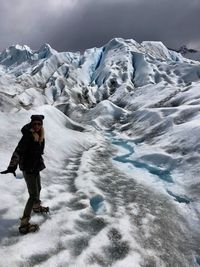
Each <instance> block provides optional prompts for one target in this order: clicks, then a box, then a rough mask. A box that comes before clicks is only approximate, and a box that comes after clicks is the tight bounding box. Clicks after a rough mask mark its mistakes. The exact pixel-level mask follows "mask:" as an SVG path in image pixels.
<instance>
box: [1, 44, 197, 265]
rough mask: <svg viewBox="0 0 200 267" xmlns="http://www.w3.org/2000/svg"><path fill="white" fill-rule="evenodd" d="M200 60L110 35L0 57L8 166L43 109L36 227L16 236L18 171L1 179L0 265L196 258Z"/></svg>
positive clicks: (21, 198)
mask: <svg viewBox="0 0 200 267" xmlns="http://www.w3.org/2000/svg"><path fill="white" fill-rule="evenodd" d="M199 110H200V63H199V62H196V61H192V60H189V59H185V58H184V57H182V56H181V55H180V54H178V53H176V52H174V51H170V50H168V49H167V48H166V47H165V46H164V45H163V44H162V43H160V42H143V43H141V44H139V43H137V42H135V41H134V40H123V39H113V40H111V41H110V42H109V43H108V44H106V45H105V46H104V47H102V48H92V49H88V50H86V51H85V53H84V54H83V55H81V54H80V53H70V52H62V53H58V52H56V51H55V50H54V49H52V48H51V47H50V46H49V45H44V46H42V47H41V48H40V49H39V50H38V51H32V50H31V49H30V48H28V47H27V46H18V45H17V46H12V47H10V48H8V49H7V50H5V51H3V52H2V53H0V123H1V131H0V147H1V149H0V169H1V170H4V169H5V168H6V167H7V164H8V163H9V160H10V157H11V154H12V152H13V150H14V148H15V146H16V145H17V142H18V141H19V139H20V136H21V133H20V129H21V128H22V126H23V125H24V124H26V123H27V122H28V121H29V119H30V115H31V114H35V113H39V114H44V115H45V121H44V127H45V136H46V149H45V155H44V159H45V163H46V166H47V168H46V169H45V170H44V171H43V172H42V173H41V177H42V184H43V189H42V199H43V202H44V205H48V206H49V207H50V210H51V212H50V214H49V215H45V216H39V215H33V217H32V221H34V222H37V223H39V224H40V231H39V232H37V233H34V234H29V235H26V236H20V235H19V234H18V223H19V217H20V216H21V215H22V212H23V208H24V205H25V202H26V199H27V197H28V194H27V192H26V188H25V183H24V181H23V177H22V174H21V173H20V171H17V179H16V178H15V177H14V176H12V175H10V174H7V175H1V177H0V178H1V179H0V200H1V203H2V205H1V208H0V217H1V221H0V266H2V267H7V266H12V267H15V266H16V267H21V266H23V267H32V266H42V267H43V266H44V267H49V266H50V267H62V266H63V267H65V266H69V267H82V266H83V267H84V266H93V267H94V266H95V267H96V266H104V267H108V266H114V267H125V266H126V267H147V266H148V267H149V266H152V267H154V266H155V267H162V266H163V267H193V266H194V267H195V266H196V267H197V266H199V265H200V245H199V244H200V230H199V223H200V197H199V195H200V194H199V193H200V177H199V172H200V164H199V162H200V126H199V121H200V113H199Z"/></svg>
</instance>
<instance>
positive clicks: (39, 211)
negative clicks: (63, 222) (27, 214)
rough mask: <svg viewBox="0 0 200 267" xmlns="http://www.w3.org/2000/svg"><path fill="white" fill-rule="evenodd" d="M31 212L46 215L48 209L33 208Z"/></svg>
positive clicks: (41, 207)
mask: <svg viewBox="0 0 200 267" xmlns="http://www.w3.org/2000/svg"><path fill="white" fill-rule="evenodd" d="M33 211H34V212H35V213H48V212H49V207H43V206H38V207H33Z"/></svg>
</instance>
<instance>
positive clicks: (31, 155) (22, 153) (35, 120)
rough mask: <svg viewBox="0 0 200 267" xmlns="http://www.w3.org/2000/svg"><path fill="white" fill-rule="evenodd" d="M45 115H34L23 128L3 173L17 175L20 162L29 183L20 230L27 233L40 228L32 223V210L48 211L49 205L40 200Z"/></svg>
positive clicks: (43, 166)
mask: <svg viewBox="0 0 200 267" xmlns="http://www.w3.org/2000/svg"><path fill="white" fill-rule="evenodd" d="M43 120H44V116H43V115H32V116H31V122H30V123H28V124H26V125H25V126H24V127H23V128H22V130H21V131H22V134H23V136H22V138H21V140H20V141H19V143H18V145H17V147H16V149H15V151H14V153H13V155H12V158H11V161H10V164H9V166H8V168H7V170H6V171H3V172H1V173H2V174H6V173H13V174H14V175H15V176H16V173H15V171H16V169H17V166H18V164H19V168H20V170H22V171H23V175H24V178H25V181H26V184H27V188H28V193H29V199H28V201H27V203H26V206H25V209H24V213H23V216H22V218H21V224H20V227H19V232H20V233H23V234H26V233H28V232H34V231H36V230H38V229H39V227H38V225H37V224H30V223H29V220H30V217H31V212H32V210H33V211H34V212H39V213H43V212H48V211H49V208H48V207H43V206H41V201H40V191H41V182H40V171H42V170H43V169H44V168H45V165H44V161H43V158H42V154H43V151H44V145H45V140H44V129H43Z"/></svg>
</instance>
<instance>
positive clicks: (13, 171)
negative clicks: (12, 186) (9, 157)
mask: <svg viewBox="0 0 200 267" xmlns="http://www.w3.org/2000/svg"><path fill="white" fill-rule="evenodd" d="M15 171H16V167H8V168H7V170H5V171H3V172H0V173H1V174H7V173H12V174H13V175H14V176H15V177H16V173H15Z"/></svg>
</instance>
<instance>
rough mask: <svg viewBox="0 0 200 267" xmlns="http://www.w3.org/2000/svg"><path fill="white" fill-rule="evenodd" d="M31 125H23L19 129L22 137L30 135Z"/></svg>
mask: <svg viewBox="0 0 200 267" xmlns="http://www.w3.org/2000/svg"><path fill="white" fill-rule="evenodd" d="M30 129H31V123H28V124H26V125H24V126H23V127H22V129H21V132H22V134H23V135H26V134H30Z"/></svg>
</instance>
